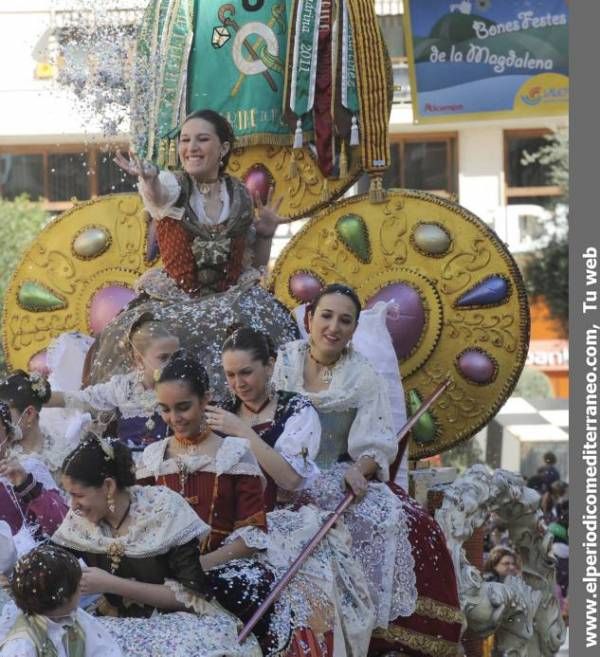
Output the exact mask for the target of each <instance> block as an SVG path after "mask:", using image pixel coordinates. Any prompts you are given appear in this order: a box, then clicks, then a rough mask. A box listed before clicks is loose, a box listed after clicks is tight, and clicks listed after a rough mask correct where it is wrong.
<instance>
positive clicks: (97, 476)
mask: <svg viewBox="0 0 600 657" xmlns="http://www.w3.org/2000/svg"><path fill="white" fill-rule="evenodd" d="M62 472H63V475H65V476H67V477H70V478H71V479H73V480H74V481H77V482H78V483H80V484H83V485H84V486H91V487H92V488H100V486H102V484H103V483H104V480H105V479H108V478H111V479H114V480H115V482H116V484H117V487H118V488H119V489H121V490H122V489H123V488H127V487H128V486H133V484H135V482H136V478H135V466H134V463H133V459H132V457H131V451H130V450H129V448H128V447H127V446H126V445H124V444H123V443H122V442H120V441H119V440H116V439H114V440H112V439H110V438H98V436H96V435H94V434H92V433H90V434H88V435H87V436H86V437H85V438H84V439H83V440H82V441H81V442H80V443H79V445H78V446H77V447H76V448H75V449H74V450H73V451H72V452H71V453H70V454H69V455H68V456H67V458H66V459H65V461H64V463H63V466H62Z"/></svg>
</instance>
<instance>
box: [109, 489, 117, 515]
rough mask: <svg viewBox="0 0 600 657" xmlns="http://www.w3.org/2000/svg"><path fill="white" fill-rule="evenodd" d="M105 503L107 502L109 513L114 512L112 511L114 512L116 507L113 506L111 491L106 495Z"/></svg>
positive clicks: (113, 500) (113, 499)
mask: <svg viewBox="0 0 600 657" xmlns="http://www.w3.org/2000/svg"><path fill="white" fill-rule="evenodd" d="M106 504H107V506H108V510H109V511H110V512H111V513H114V512H115V509H116V508H117V507H116V506H115V498H114V497H113V494H112V493H109V494H108V495H107V496H106Z"/></svg>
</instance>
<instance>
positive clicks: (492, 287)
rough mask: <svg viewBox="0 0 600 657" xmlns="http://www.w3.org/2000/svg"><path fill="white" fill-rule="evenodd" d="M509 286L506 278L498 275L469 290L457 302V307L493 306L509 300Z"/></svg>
mask: <svg viewBox="0 0 600 657" xmlns="http://www.w3.org/2000/svg"><path fill="white" fill-rule="evenodd" d="M508 292H509V285H508V281H507V280H506V278H504V276H498V275H496V274H494V275H492V276H489V277H488V278H485V279H484V280H483V281H481V282H480V283H478V284H477V285H475V286H474V287H472V288H471V289H470V290H467V291H466V292H465V293H464V294H463V295H461V296H460V297H459V299H458V300H457V301H456V306H457V307H459V308H464V307H465V306H492V305H495V304H497V303H501V302H502V301H506V300H507V299H508Z"/></svg>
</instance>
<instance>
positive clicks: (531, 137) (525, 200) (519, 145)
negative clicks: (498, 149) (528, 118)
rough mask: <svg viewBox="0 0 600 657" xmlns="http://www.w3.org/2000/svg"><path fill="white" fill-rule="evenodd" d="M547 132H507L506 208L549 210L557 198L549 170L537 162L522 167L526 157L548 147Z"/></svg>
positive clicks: (556, 187) (556, 189)
mask: <svg viewBox="0 0 600 657" xmlns="http://www.w3.org/2000/svg"><path fill="white" fill-rule="evenodd" d="M548 134H550V131H548V130H508V131H506V132H505V133H504V171H505V179H506V204H507V205H522V204H527V205H541V206H542V207H548V206H551V205H553V204H554V202H555V201H556V200H557V199H556V197H558V196H560V194H561V191H560V188H559V187H558V186H556V185H553V184H552V182H551V180H550V176H549V171H548V167H547V166H545V165H543V164H541V163H540V162H537V161H535V162H531V163H527V164H526V163H524V158H525V156H526V154H529V155H531V154H533V153H535V152H537V151H538V150H539V149H540V148H541V147H542V146H547V145H548V140H547V139H545V135H548Z"/></svg>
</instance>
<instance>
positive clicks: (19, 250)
mask: <svg viewBox="0 0 600 657" xmlns="http://www.w3.org/2000/svg"><path fill="white" fill-rule="evenodd" d="M49 218H50V215H49V214H48V213H47V212H46V211H45V210H44V209H43V208H42V206H41V205H40V204H39V203H34V202H32V201H30V200H29V198H28V197H27V196H25V195H23V196H19V197H17V198H16V199H15V200H14V201H6V200H4V199H2V198H0V245H1V248H0V311H2V310H3V307H4V295H5V293H6V288H7V286H8V283H9V281H10V277H11V276H12V274H13V272H14V270H15V268H16V267H17V265H18V263H19V261H20V260H21V256H22V254H23V251H24V250H25V248H26V247H27V246H29V244H30V242H31V241H32V240H33V238H34V237H35V236H36V235H37V234H38V233H39V232H40V230H41V229H42V227H43V226H44V224H45V223H46V222H47V221H48V220H49ZM3 370H4V354H3V353H2V349H1V347H0V372H2V371H3Z"/></svg>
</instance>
